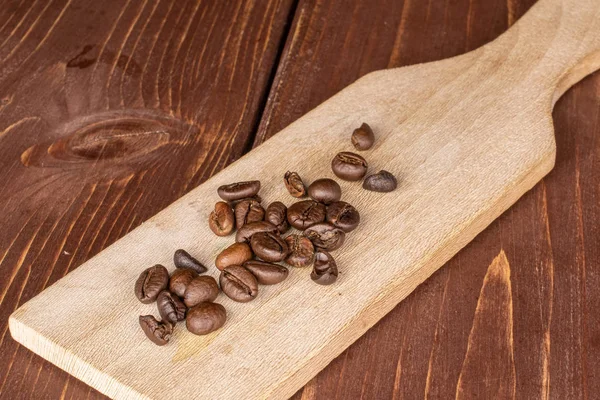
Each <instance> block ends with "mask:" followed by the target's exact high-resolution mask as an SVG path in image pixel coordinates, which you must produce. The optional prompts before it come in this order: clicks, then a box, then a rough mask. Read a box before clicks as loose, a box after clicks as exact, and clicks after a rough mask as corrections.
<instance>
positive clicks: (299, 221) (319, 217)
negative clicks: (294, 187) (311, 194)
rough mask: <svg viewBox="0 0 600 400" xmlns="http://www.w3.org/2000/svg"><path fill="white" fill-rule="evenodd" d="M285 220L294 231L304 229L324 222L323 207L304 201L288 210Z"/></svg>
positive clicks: (312, 201) (311, 201)
mask: <svg viewBox="0 0 600 400" xmlns="http://www.w3.org/2000/svg"><path fill="white" fill-rule="evenodd" d="M287 219H288V222H289V223H290V225H292V226H293V227H294V228H296V229H300V230H303V229H306V228H308V227H309V226H311V225H314V224H316V223H319V222H323V221H324V220H325V205H323V204H321V203H317V202H316V201H314V200H304V201H299V202H298V203H294V204H292V205H291V206H290V207H289V208H288V212H287Z"/></svg>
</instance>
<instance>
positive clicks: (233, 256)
mask: <svg viewBox="0 0 600 400" xmlns="http://www.w3.org/2000/svg"><path fill="white" fill-rule="evenodd" d="M251 259H252V250H251V249H250V246H249V245H248V243H234V244H232V245H231V246H229V247H227V248H226V249H225V250H223V251H222V252H221V253H220V254H219V255H218V256H217V259H216V261H215V266H216V267H217V268H218V269H220V270H221V271H222V270H223V268H225V267H228V266H230V265H242V264H243V263H244V262H245V261H248V260H251Z"/></svg>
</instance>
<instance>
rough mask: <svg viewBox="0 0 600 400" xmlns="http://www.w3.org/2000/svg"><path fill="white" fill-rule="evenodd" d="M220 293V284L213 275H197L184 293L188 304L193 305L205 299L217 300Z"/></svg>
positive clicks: (184, 298) (184, 299)
mask: <svg viewBox="0 0 600 400" xmlns="http://www.w3.org/2000/svg"><path fill="white" fill-rule="evenodd" d="M218 295H219V285H217V281H216V280H215V278H213V277H212V276H208V275H202V276H197V277H195V278H194V279H192V281H191V282H190V283H189V284H188V285H187V287H186V289H185V293H184V294H183V301H184V303H185V305H186V306H188V307H193V306H195V305H196V304H200V303H202V302H205V301H215V299H216V298H217V296H218Z"/></svg>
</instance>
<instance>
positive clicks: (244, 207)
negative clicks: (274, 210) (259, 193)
mask: <svg viewBox="0 0 600 400" xmlns="http://www.w3.org/2000/svg"><path fill="white" fill-rule="evenodd" d="M234 213H235V225H236V226H237V228H238V229H240V228H241V227H242V226H244V225H246V224H247V223H251V222H258V221H262V220H263V218H264V216H265V209H264V208H263V207H262V206H261V205H260V203H259V202H257V201H256V200H244V201H240V202H239V203H237V204H236V205H235V211H234Z"/></svg>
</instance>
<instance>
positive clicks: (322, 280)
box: [310, 251, 338, 285]
mask: <svg viewBox="0 0 600 400" xmlns="http://www.w3.org/2000/svg"><path fill="white" fill-rule="evenodd" d="M337 277H338V269H337V264H336V263H335V260H334V259H333V257H332V256H331V254H329V253H328V252H326V251H318V252H317V254H315V264H314V267H313V270H312V272H311V274H310V278H311V279H312V280H313V281H315V282H316V283H318V284H319V285H331V284H332V283H333V282H335V281H336V279H337Z"/></svg>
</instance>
